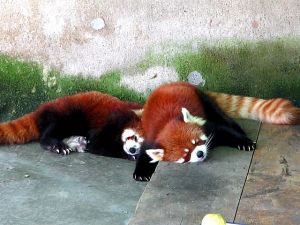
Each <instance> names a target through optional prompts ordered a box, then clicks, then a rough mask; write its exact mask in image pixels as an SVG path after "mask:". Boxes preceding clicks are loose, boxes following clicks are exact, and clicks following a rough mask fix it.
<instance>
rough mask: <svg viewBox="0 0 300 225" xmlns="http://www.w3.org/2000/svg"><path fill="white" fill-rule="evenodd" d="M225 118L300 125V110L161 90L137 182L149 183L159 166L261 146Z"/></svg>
mask: <svg viewBox="0 0 300 225" xmlns="http://www.w3.org/2000/svg"><path fill="white" fill-rule="evenodd" d="M225 113H229V114H230V115H234V116H237V117H242V118H252V119H257V120H262V121H265V122H271V123H277V124H297V123H299V121H300V110H299V109H298V108H296V107H294V106H293V105H292V104H291V103H290V102H289V101H288V100H284V99H273V100H260V99H254V98H248V97H240V96H232V95H226V94H218V93H211V92H208V93H203V92H201V91H200V90H198V89H197V88H196V87H195V86H193V85H191V84H189V83H185V82H176V83H171V84H165V85H162V86H160V87H158V88H157V89H156V90H154V91H153V92H152V93H151V95H150V96H149V98H148V100H147V102H146V104H145V106H144V111H143V115H142V128H143V131H144V134H145V136H144V139H145V142H144V144H143V145H142V149H141V154H140V156H139V158H138V160H137V163H136V168H135V171H134V174H133V176H134V179H136V180H139V181H147V180H149V179H150V177H151V175H152V173H153V172H154V169H155V167H156V164H157V162H159V161H172V162H178V163H185V162H201V161H203V160H205V158H206V157H207V153H208V151H209V149H211V148H214V147H216V146H220V145H224V146H230V147H234V148H238V149H241V150H246V151H252V150H254V149H255V148H256V143H255V142H253V141H252V140H250V139H249V138H248V137H247V135H246V134H245V132H244V131H243V130H242V128H241V127H240V126H239V125H238V124H237V123H236V122H235V121H234V120H233V119H231V118H230V117H229V116H228V115H227V114H225Z"/></svg>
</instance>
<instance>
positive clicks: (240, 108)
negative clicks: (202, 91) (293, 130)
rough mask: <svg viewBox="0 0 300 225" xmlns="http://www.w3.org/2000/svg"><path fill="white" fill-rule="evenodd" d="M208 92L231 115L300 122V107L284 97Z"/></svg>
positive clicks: (268, 121) (289, 122)
mask: <svg viewBox="0 0 300 225" xmlns="http://www.w3.org/2000/svg"><path fill="white" fill-rule="evenodd" d="M206 94H207V95H208V96H209V97H210V98H211V99H212V100H213V101H214V102H215V103H216V104H217V105H218V106H219V107H220V108H221V109H222V110H223V111H224V112H225V113H227V114H228V115H229V116H232V117H236V118H245V119H253V120H260V121H262V122H266V123H272V124H286V125H294V124H300V109H299V108H297V107H295V106H294V105H293V103H292V102H290V101H289V100H287V99H283V98H274V99H269V100H264V99H257V98H252V97H243V96H237V95H229V94H223V93H216V92H206Z"/></svg>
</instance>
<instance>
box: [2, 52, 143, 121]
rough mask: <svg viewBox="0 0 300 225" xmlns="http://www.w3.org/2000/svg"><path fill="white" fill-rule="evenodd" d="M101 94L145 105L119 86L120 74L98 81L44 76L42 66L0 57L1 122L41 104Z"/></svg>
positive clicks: (103, 77)
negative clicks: (85, 92) (80, 93)
mask: <svg viewBox="0 0 300 225" xmlns="http://www.w3.org/2000/svg"><path fill="white" fill-rule="evenodd" d="M94 90H96V91H101V92H104V93H108V94H111V95H113V96H116V97H118V98H120V99H122V100H127V101H136V102H140V103H142V102H144V101H145V98H144V96H142V95H141V94H138V93H136V92H134V91H132V90H129V89H126V88H124V87H121V86H120V72H119V71H113V72H111V73H107V74H104V75H102V76H101V78H84V77H82V76H72V75H69V76H66V75H63V74H60V73H59V72H58V71H55V70H52V71H50V72H49V73H48V74H47V76H43V69H42V66H41V65H39V64H36V63H32V62H24V61H21V60H17V59H14V58H11V57H8V56H4V55H0V120H1V121H5V120H10V119H13V118H17V117H19V116H21V115H23V114H24V113H28V112H31V111H33V110H35V109H36V107H37V106H38V105H40V104H41V103H42V102H45V101H49V100H52V99H56V98H58V97H61V96H66V95H72V94H75V93H79V92H84V91H94Z"/></svg>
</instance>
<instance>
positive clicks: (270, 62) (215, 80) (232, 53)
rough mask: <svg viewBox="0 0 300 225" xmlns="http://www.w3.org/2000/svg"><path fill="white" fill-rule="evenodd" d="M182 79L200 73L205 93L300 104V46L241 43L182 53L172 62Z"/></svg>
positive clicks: (289, 43) (276, 43)
mask: <svg viewBox="0 0 300 225" xmlns="http://www.w3.org/2000/svg"><path fill="white" fill-rule="evenodd" d="M171 65H173V66H174V67H175V68H176V70H177V71H178V73H179V75H180V78H181V79H182V80H186V79H187V75H188V74H189V73H190V72H192V71H194V70H197V71H199V72H201V74H203V76H204V77H205V79H206V85H205V87H204V90H211V91H220V92H226V93H232V94H240V95H248V96H256V97H262V98H272V97H284V98H288V99H290V100H292V101H294V102H295V103H297V104H298V105H299V104H300V44H298V45H295V43H294V42H292V43H291V42H289V41H281V40H278V41H273V42H266V41H261V42H255V43H253V42H246V43H245V42H239V43H237V44H236V45H228V46H222V45H219V46H215V47H211V46H210V47H207V46H202V47H201V48H200V49H199V50H198V51H196V52H190V53H189V52H185V53H183V54H178V55H177V56H176V57H174V58H173V61H172V63H171Z"/></svg>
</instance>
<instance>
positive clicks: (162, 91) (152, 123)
mask: <svg viewBox="0 0 300 225" xmlns="http://www.w3.org/2000/svg"><path fill="white" fill-rule="evenodd" d="M182 107H185V108H187V109H188V110H189V111H190V113H191V114H193V115H196V116H200V117H203V118H205V114H204V109H203V105H202V102H201V100H200V99H199V96H198V90H197V88H196V87H194V86H193V85H190V84H188V83H184V82H176V83H171V84H165V85H162V86H160V87H159V88H157V89H156V90H154V91H153V92H152V93H151V95H150V96H149V98H148V100H147V102H146V104H145V106H144V111H143V116H142V128H143V130H144V132H145V135H146V136H145V137H146V140H148V141H154V140H155V138H156V137H157V134H158V133H159V132H160V131H161V130H162V129H163V127H164V126H165V125H166V124H167V123H168V122H169V121H170V120H172V119H180V118H182V113H181V110H182Z"/></svg>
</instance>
